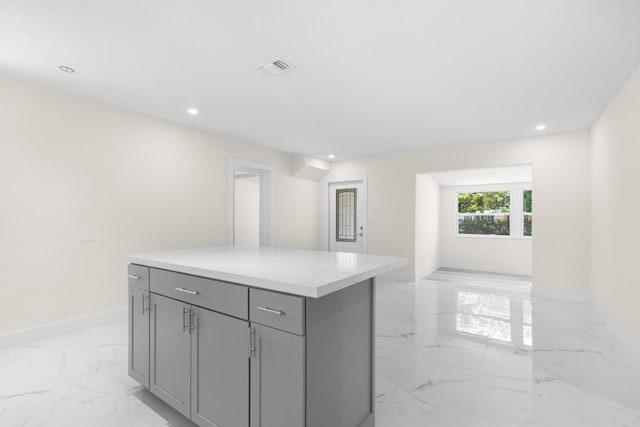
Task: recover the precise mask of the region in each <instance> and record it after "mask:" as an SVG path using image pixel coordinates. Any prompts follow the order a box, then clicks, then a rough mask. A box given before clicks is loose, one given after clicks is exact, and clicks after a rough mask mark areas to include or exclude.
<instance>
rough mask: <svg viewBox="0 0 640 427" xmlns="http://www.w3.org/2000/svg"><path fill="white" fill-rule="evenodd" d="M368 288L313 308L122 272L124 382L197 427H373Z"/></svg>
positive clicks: (166, 275)
mask: <svg viewBox="0 0 640 427" xmlns="http://www.w3.org/2000/svg"><path fill="white" fill-rule="evenodd" d="M373 289H374V283H373V281H372V280H364V281H362V282H360V283H358V284H356V285H352V286H350V287H348V288H345V289H342V290H340V291H336V292H334V293H332V294H329V295H327V296H324V297H322V298H305V297H301V296H296V295H290V294H284V293H280V292H273V291H269V290H264V289H256V288H252V287H247V286H244V285H236V284H233V283H228V282H222V281H219V280H212V279H208V278H203V277H197V276H192V275H188V274H184V273H178V272H169V271H166V270H161V269H157V268H148V267H144V266H139V265H130V266H129V306H130V309H129V320H130V325H129V333H130V336H129V339H130V341H129V356H130V357H129V362H130V365H129V375H130V376H131V377H132V378H135V379H136V380H138V381H139V382H140V383H141V384H143V385H144V386H145V387H147V388H149V390H150V391H151V392H152V393H154V394H155V395H156V396H158V397H159V398H160V399H162V400H163V401H164V402H166V403H167V404H169V405H170V406H171V407H173V408H174V409H176V410H177V411H179V412H180V413H181V414H183V415H184V416H185V417H187V418H189V419H191V420H192V421H193V422H195V423H196V424H198V425H200V426H203V427H249V426H250V427H327V426H330V427H373V426H374V423H375V414H374V409H375V401H374V388H375V387H374V382H373V378H374V375H373V373H374V368H373V364H374V360H375V357H374V342H375V341H374V332H373V331H374V324H373V321H374V306H375V305H374V299H373V298H374V293H373Z"/></svg>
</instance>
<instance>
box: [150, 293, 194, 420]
mask: <svg viewBox="0 0 640 427" xmlns="http://www.w3.org/2000/svg"><path fill="white" fill-rule="evenodd" d="M189 308H190V307H189V305H188V304H184V303H182V302H180V301H176V300H172V299H170V298H166V297H163V296H160V295H156V294H151V372H150V375H149V379H150V388H149V389H150V390H151V392H152V393H153V394H155V395H156V396H158V397H159V398H160V399H162V400H164V401H165V402H166V403H168V404H169V405H170V406H172V407H173V408H174V409H176V410H177V411H178V412H180V413H181V414H183V415H184V416H186V417H187V418H188V417H189V416H190V412H191V411H190V409H191V406H190V387H189V383H190V380H191V375H190V374H191V372H190V363H191V360H190V353H191V351H190V328H189Z"/></svg>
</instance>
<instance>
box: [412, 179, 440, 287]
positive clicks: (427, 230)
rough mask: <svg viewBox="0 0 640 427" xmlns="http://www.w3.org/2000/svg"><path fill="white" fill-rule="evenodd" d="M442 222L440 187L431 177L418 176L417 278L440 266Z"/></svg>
mask: <svg viewBox="0 0 640 427" xmlns="http://www.w3.org/2000/svg"><path fill="white" fill-rule="evenodd" d="M440 220H441V217H440V185H438V183H437V182H435V181H434V179H433V178H432V177H431V175H428V174H427V175H425V174H419V175H416V248H415V262H416V267H415V273H416V276H417V277H422V276H424V275H426V274H428V273H430V272H431V271H433V270H435V269H436V268H438V267H439V266H440V232H441V229H440Z"/></svg>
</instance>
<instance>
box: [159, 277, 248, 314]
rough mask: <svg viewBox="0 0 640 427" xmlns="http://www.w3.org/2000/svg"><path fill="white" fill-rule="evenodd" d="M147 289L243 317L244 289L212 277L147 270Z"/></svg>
mask: <svg viewBox="0 0 640 427" xmlns="http://www.w3.org/2000/svg"><path fill="white" fill-rule="evenodd" d="M150 273H151V280H150V289H151V292H154V293H156V294H160V295H164V296H167V297H169V298H174V299H177V300H180V301H184V302H186V303H189V304H193V305H197V306H200V307H204V308H208V309H209V310H214V311H217V312H219V313H224V314H228V315H230V316H234V317H238V318H240V319H245V320H247V319H248V318H249V316H248V313H247V292H248V288H247V287H246V286H242V285H236V284H233V283H227V282H220V281H218V280H214V279H207V278H204V277H198V276H191V275H189V274H183V273H175V272H173V271H166V270H158V269H156V268H152V269H150Z"/></svg>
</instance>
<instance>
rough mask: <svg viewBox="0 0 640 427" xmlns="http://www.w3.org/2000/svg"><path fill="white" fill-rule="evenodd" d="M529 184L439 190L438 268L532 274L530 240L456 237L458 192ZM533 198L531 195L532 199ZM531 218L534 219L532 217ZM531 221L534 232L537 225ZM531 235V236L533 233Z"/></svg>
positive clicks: (442, 188) (497, 189)
mask: <svg viewBox="0 0 640 427" xmlns="http://www.w3.org/2000/svg"><path fill="white" fill-rule="evenodd" d="M530 188H531V184H500V185H497V184H496V185H474V186H460V187H453V186H452V187H441V188H440V265H441V266H443V267H452V268H463V269H468V270H480V271H492V272H500V273H511V274H525V275H530V274H532V260H533V254H532V246H533V245H532V239H531V238H522V237H520V238H518V237H503V236H499V237H495V236H459V235H458V234H457V213H458V192H462V193H470V192H477V191H508V190H514V189H523V190H526V189H530ZM535 197H536V195H534V199H535ZM534 218H535V217H534ZM536 221H537V218H536V219H534V225H533V227H534V233H535V227H536V226H537V222H536ZM534 235H535V234H534Z"/></svg>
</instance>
